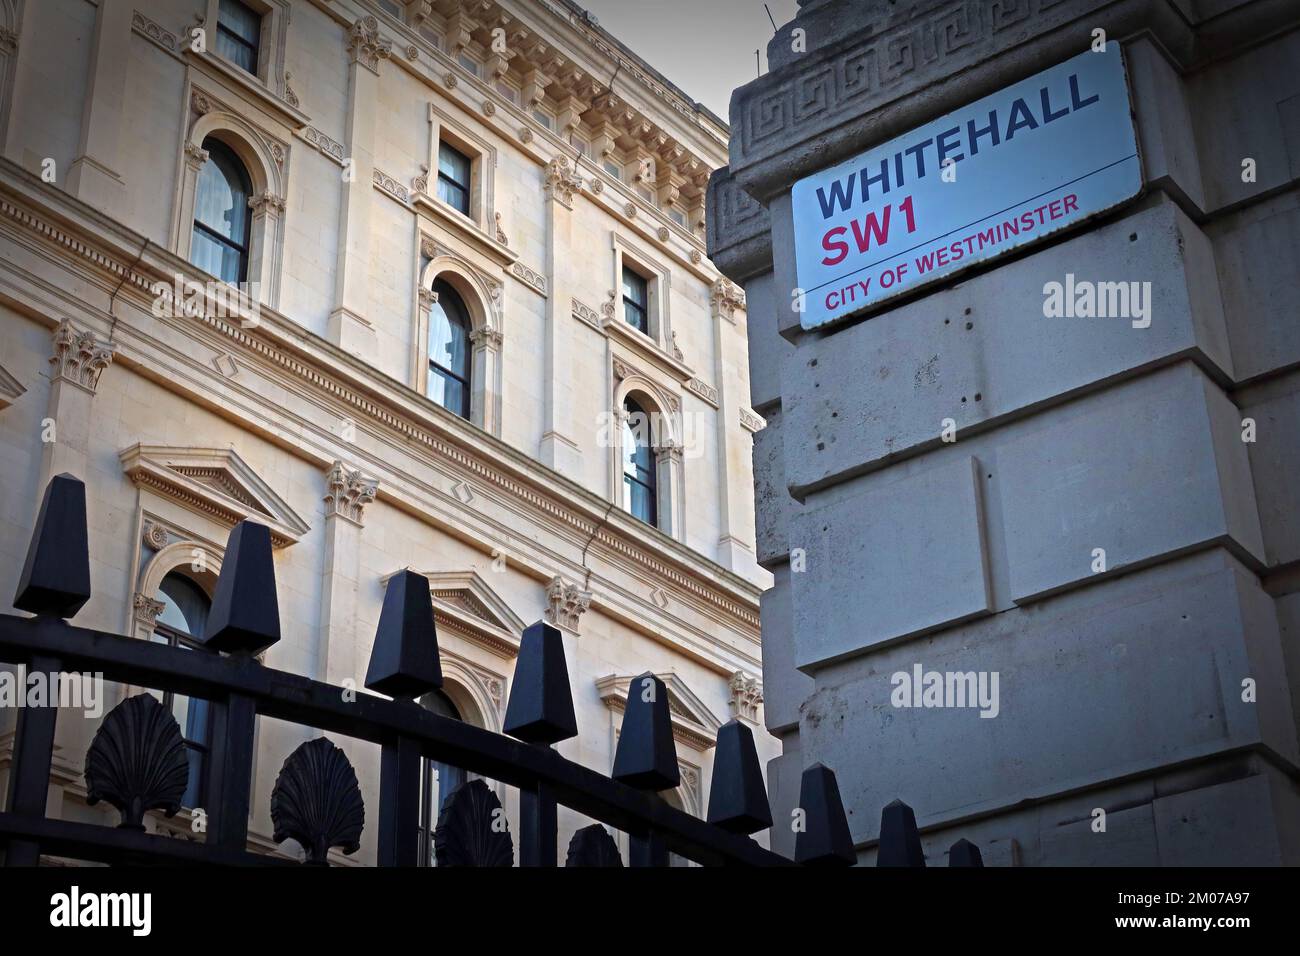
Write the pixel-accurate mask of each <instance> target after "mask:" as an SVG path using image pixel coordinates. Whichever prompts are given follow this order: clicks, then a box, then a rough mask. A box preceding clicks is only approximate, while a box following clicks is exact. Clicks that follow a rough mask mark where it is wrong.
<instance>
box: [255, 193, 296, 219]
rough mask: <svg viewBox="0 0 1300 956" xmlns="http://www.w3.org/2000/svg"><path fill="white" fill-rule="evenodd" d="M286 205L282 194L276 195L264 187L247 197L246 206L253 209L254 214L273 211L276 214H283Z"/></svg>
mask: <svg viewBox="0 0 1300 956" xmlns="http://www.w3.org/2000/svg"><path fill="white" fill-rule="evenodd" d="M286 205H287V204H286V203H285V201H284V197H283V196H277V195H276V194H275V193H273V192H271V190H269V189H264V190H262V191H261V192H260V193H257V194H256V195H253V196H250V197H249V198H248V208H249V209H251V210H253V214H254V215H261V214H264V213H275V214H276V215H277V216H283V215H284V210H285V208H286Z"/></svg>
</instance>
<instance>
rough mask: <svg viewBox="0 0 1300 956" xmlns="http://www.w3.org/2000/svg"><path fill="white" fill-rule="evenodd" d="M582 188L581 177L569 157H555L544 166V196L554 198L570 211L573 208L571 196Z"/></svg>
mask: <svg viewBox="0 0 1300 956" xmlns="http://www.w3.org/2000/svg"><path fill="white" fill-rule="evenodd" d="M581 188H582V177H581V176H579V175H578V174H577V172H576V171H575V170H574V169H573V167H572V166H571V165H569V157H567V156H556V157H555V158H554V159H553V160H551V161H550V162H549V163H547V164H546V194H547V195H548V196H552V197H554V198H555V199H556V200H558V201H559V202H561V203H563V204H564V205H565V206H567V207H569V208H570V209H572V208H573V194H574V193H576V192H577V191H578V190H580V189H581Z"/></svg>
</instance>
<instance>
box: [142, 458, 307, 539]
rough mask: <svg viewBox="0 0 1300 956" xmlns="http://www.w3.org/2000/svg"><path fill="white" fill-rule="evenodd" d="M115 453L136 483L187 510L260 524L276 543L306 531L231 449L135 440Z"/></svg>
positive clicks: (230, 521)
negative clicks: (176, 445)
mask: <svg viewBox="0 0 1300 956" xmlns="http://www.w3.org/2000/svg"><path fill="white" fill-rule="evenodd" d="M118 458H119V459H120V460H121V462H122V470H123V471H124V472H125V473H126V475H127V477H129V478H130V479H131V481H132V482H134V483H135V484H136V485H137V486H139V487H144V488H149V489H150V490H152V491H153V492H154V493H155V494H158V495H161V496H162V497H164V498H170V499H172V500H173V501H176V502H177V503H179V504H181V505H183V506H185V507H186V508H189V509H190V510H192V511H197V512H199V513H200V514H203V515H207V516H208V517H210V518H215V519H216V520H218V521H220V522H221V523H223V524H227V525H230V526H232V527H233V526H234V525H235V524H237V523H238V522H240V521H243V520H245V519H250V520H252V521H256V522H258V523H259V524H264V525H266V526H267V527H268V528H270V529H271V544H272V545H273V546H274V547H276V548H283V547H285V546H286V545H290V544H293V543H294V542H295V541H297V540H298V539H299V538H301V537H302V536H303V535H304V534H306V533H307V531H308V528H309V526H308V524H307V522H305V521H303V519H302V518H301V517H299V516H298V514H297V513H296V512H294V510H293V509H292V508H290V507H289V505H288V504H287V503H286V502H285V501H284V499H282V498H281V497H280V496H279V495H277V494H276V493H275V492H274V491H272V490H271V487H270V485H268V484H267V483H266V482H265V481H263V480H262V478H261V477H259V476H258V474H257V472H255V471H253V469H252V468H251V467H249V465H248V463H247V462H245V461H244V460H243V459H242V458H240V457H239V455H238V454H237V453H236V452H235V450H234V449H233V448H177V447H170V446H167V445H140V444H137V445H132V446H131V447H130V448H127V449H124V450H123V451H122V452H121V453H120V454H119V455H118Z"/></svg>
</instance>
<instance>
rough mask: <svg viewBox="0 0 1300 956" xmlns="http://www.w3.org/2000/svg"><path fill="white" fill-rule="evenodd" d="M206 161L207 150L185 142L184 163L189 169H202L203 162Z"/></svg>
mask: <svg viewBox="0 0 1300 956" xmlns="http://www.w3.org/2000/svg"><path fill="white" fill-rule="evenodd" d="M207 161H208V151H207V150H206V149H204V148H203V147H201V146H196V145H195V144H194V143H186V144H185V165H187V166H188V167H189V168H190V169H195V170H197V169H202V168H203V164H204V163H206V162H207Z"/></svg>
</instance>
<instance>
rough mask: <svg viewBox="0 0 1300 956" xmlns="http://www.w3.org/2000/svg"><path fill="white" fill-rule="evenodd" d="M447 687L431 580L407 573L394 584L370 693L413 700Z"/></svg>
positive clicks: (378, 634)
mask: <svg viewBox="0 0 1300 956" xmlns="http://www.w3.org/2000/svg"><path fill="white" fill-rule="evenodd" d="M441 686H442V663H441V661H440V660H439V657H438V631H437V626H436V624H435V622H434V617H433V598H432V597H431V596H430V593H429V579H428V578H426V577H425V576H424V575H422V574H417V573H416V572H414V571H412V570H410V569H407V570H404V571H399V572H398V573H397V574H395V575H393V576H392V577H391V578H389V579H388V587H387V589H386V590H385V591H384V605H383V607H382V608H381V609H380V611H379V626H378V627H377V628H376V629H375V643H374V646H373V647H372V648H371V650H370V666H369V667H368V668H367V670H366V689H367V690H373V691H375V692H376V693H378V694H387V695H388V696H389V697H394V698H406V699H412V698H415V697H419V696H421V695H423V694H427V693H428V692H429V691H431V690H433V689H434V688H437V687H441Z"/></svg>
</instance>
